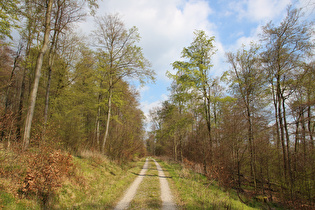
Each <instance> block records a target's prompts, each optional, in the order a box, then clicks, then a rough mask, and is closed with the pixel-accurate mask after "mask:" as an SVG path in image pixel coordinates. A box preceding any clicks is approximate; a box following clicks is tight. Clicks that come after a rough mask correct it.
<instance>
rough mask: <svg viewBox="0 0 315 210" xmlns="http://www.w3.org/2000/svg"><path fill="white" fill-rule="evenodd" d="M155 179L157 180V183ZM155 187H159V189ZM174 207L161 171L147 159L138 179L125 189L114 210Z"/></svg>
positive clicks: (165, 179)
mask: <svg viewBox="0 0 315 210" xmlns="http://www.w3.org/2000/svg"><path fill="white" fill-rule="evenodd" d="M153 162H154V163H155V167H154V164H153ZM157 179H159V182H158V180H157ZM142 181H143V183H142ZM140 185H141V186H140ZM157 185H160V187H159V186H157ZM139 186H140V187H139ZM158 191H159V192H158ZM161 202H162V203H161ZM161 204H162V205H161ZM175 206H176V205H175V203H174V202H173V197H172V193H171V190H170V188H169V185H168V182H167V177H166V176H165V174H164V172H163V169H162V168H161V166H160V165H159V164H158V163H157V162H156V161H155V160H154V159H148V158H147V159H146V162H145V163H144V165H143V168H142V170H141V172H140V173H139V175H138V177H137V178H136V179H135V181H134V182H133V183H132V184H131V185H130V187H129V188H128V189H127V191H126V192H125V194H124V196H123V198H122V199H121V200H120V201H119V202H118V204H117V206H116V208H115V209H116V210H120V209H130V208H133V207H135V208H145V209H160V208H161V207H162V209H164V210H173V209H176V207H175Z"/></svg>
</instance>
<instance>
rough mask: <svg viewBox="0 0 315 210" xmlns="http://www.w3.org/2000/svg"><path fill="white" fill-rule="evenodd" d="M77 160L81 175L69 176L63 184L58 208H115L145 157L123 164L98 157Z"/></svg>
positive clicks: (78, 171)
mask: <svg viewBox="0 0 315 210" xmlns="http://www.w3.org/2000/svg"><path fill="white" fill-rule="evenodd" d="M74 162H75V164H76V165H77V172H76V173H77V176H78V178H76V180H75V179H71V180H68V182H67V183H66V184H65V185H64V186H63V187H62V189H61V191H60V193H59V194H58V203H59V205H58V206H57V207H58V208H76V209H94V208H96V209H99V208H101V209H108V208H113V207H114V206H115V204H116V203H117V202H118V199H119V198H120V197H121V195H122V194H123V192H124V190H126V188H127V186H129V185H130V184H131V183H132V181H133V180H134V179H135V178H136V176H137V175H136V174H137V173H139V171H140V170H141V168H142V166H143V164H144V160H142V161H139V162H137V163H133V164H132V165H130V166H126V167H124V168H122V167H121V166H118V165H117V164H115V163H114V162H111V161H108V160H104V159H102V160H99V159H97V158H96V159H93V158H75V159H74ZM80 176H81V177H82V178H80Z"/></svg>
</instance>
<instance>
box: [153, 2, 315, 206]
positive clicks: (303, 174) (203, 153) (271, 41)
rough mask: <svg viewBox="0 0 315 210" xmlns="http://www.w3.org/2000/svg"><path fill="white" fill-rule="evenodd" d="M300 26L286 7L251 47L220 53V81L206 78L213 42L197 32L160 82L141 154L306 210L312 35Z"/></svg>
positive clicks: (311, 186) (314, 67)
mask: <svg viewBox="0 0 315 210" xmlns="http://www.w3.org/2000/svg"><path fill="white" fill-rule="evenodd" d="M302 20H303V18H302V12H301V10H299V9H295V8H292V7H288V9H287V15H286V17H285V18H284V19H283V20H282V22H281V23H280V24H279V25H275V24H273V22H269V23H268V24H267V25H265V26H263V30H262V31H263V32H262V33H261V34H260V42H259V43H251V44H250V46H243V47H242V48H241V49H239V50H238V51H237V52H228V53H226V62H227V63H228V64H229V69H228V70H227V71H226V72H225V73H224V74H223V75H222V76H221V77H212V74H213V71H215V69H216V67H215V66H213V65H212V60H211V59H212V58H213V55H214V54H215V53H216V48H215V46H214V40H215V37H211V36H208V35H207V34H206V33H205V32H204V31H202V30H196V31H195V32H194V35H195V37H194V40H193V41H192V42H191V45H190V46H188V47H184V48H183V50H182V54H181V55H182V60H179V61H174V62H173V63H172V66H173V70H175V71H173V72H172V71H169V72H168V73H167V76H168V77H169V78H170V79H171V80H172V85H171V87H170V88H169V89H170V92H171V95H170V99H169V100H166V101H164V102H163V104H162V107H157V108H155V109H153V110H151V112H150V115H151V118H152V121H153V123H152V131H151V132H150V135H149V139H148V141H147V148H148V149H149V151H150V152H151V153H152V154H154V155H157V156H169V157H172V158H173V159H174V160H175V161H182V162H184V163H185V164H187V165H189V166H190V167H191V168H193V169H194V170H196V171H199V172H200V173H203V174H205V175H206V176H207V177H208V178H209V179H213V180H217V181H218V182H219V183H220V185H221V186H225V187H226V188H227V189H231V188H233V189H236V190H237V191H238V192H239V193H240V194H243V193H245V194H252V195H256V196H257V195H260V196H262V197H263V199H265V200H268V201H271V202H272V201H275V200H277V201H283V202H284V203H290V204H294V203H304V204H307V203H309V204H310V203H314V199H315V194H314V193H315V191H314V190H315V179H314V177H315V164H314V163H315V151H314V130H315V123H314V119H315V117H314V108H315V91H314V90H315V82H314V79H315V63H314V54H313V53H314V39H312V36H313V35H314V25H313V23H310V22H307V21H306V22H305V21H302ZM306 206H307V205H306ZM306 206H304V207H306ZM300 207H301V206H300Z"/></svg>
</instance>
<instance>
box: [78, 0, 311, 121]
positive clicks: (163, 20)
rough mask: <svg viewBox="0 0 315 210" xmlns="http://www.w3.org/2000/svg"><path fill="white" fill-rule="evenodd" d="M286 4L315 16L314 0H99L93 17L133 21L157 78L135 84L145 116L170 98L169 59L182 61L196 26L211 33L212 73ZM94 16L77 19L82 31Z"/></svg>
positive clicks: (282, 12) (225, 67)
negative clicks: (212, 41) (143, 83)
mask: <svg viewBox="0 0 315 210" xmlns="http://www.w3.org/2000/svg"><path fill="white" fill-rule="evenodd" d="M289 4H293V5H295V6H297V7H303V8H304V11H305V14H306V17H307V18H308V19H311V20H315V11H314V7H315V3H313V0H103V1H100V0H99V9H98V11H97V13H96V15H97V16H104V15H106V14H116V13H118V14H119V15H120V17H121V20H122V21H123V22H124V23H125V25H126V28H131V27H133V26H136V27H137V28H138V30H139V33H140V36H141V40H140V42H139V43H138V45H139V46H140V47H142V49H143V54H144V56H145V57H146V58H147V59H148V60H149V61H150V62H151V64H152V69H153V70H154V71H155V72H156V82H155V83H154V84H152V83H149V84H146V85H144V86H139V85H138V84H137V82H132V81H131V83H132V85H135V86H136V88H137V89H138V91H139V92H140V94H141V98H140V103H141V109H142V111H143V112H144V114H145V115H146V116H148V114H149V110H150V109H152V108H153V107H157V106H160V105H161V102H162V101H164V100H167V99H168V95H169V92H168V87H170V84H171V80H170V79H168V78H167V77H166V75H165V73H166V72H167V71H172V66H171V63H173V62H175V61H178V60H181V57H180V56H181V51H182V50H183V48H184V47H188V46H190V43H191V42H192V41H193V38H194V34H193V32H194V31H195V30H204V31H205V32H206V34H207V35H208V36H215V47H216V49H217V52H216V54H215V55H214V57H213V68H212V70H211V74H212V76H213V77H218V76H221V75H222V73H223V72H224V71H226V70H228V69H229V66H228V64H227V63H226V57H225V53H226V52H236V51H237V50H238V49H240V48H241V47H242V45H243V44H244V45H248V44H249V43H250V42H252V41H254V42H258V41H259V33H260V32H261V26H263V25H265V24H266V23H268V22H269V21H271V20H272V21H273V22H274V23H275V24H277V23H279V22H280V21H281V20H282V19H283V18H284V17H285V15H286V8H287V6H288V5H289ZM93 27H94V24H93V18H91V17H90V18H87V20H86V21H85V22H83V23H81V24H80V28H81V30H82V31H83V32H84V33H87V34H88V33H90V32H91V31H92V30H93V29H94V28H93Z"/></svg>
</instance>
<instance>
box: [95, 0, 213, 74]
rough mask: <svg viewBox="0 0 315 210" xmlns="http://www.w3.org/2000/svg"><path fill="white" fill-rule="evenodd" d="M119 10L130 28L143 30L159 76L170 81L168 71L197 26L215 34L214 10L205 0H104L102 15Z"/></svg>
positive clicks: (144, 45)
mask: <svg viewBox="0 0 315 210" xmlns="http://www.w3.org/2000/svg"><path fill="white" fill-rule="evenodd" d="M115 12H117V13H119V14H121V15H122V19H123V21H124V22H125V23H126V26H127V27H128V28H129V27H132V26H136V27H137V28H138V29H139V33H140V36H141V37H142V39H141V43H140V45H141V46H142V48H143V51H144V54H145V56H146V57H147V58H148V59H149V60H150V61H151V62H152V68H153V69H154V70H155V71H156V73H157V77H158V79H163V80H168V79H167V77H166V76H165V73H166V71H167V70H170V68H171V66H170V64H171V63H172V62H174V61H176V60H178V59H179V58H180V53H181V51H182V49H183V47H186V46H188V45H189V44H190V42H191V41H192V39H193V31H194V30H195V29H202V30H205V31H207V32H208V34H213V32H212V31H211V30H212V28H213V25H212V24H211V23H210V22H209V21H208V16H209V14H211V13H212V10H211V8H210V7H209V5H208V3H207V2H206V1H204V0H188V1H185V0H155V1H147V0H107V1H104V2H101V6H100V9H99V11H98V15H104V14H108V13H115Z"/></svg>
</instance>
